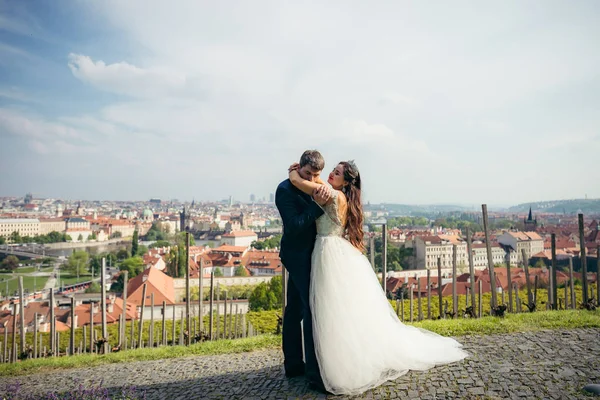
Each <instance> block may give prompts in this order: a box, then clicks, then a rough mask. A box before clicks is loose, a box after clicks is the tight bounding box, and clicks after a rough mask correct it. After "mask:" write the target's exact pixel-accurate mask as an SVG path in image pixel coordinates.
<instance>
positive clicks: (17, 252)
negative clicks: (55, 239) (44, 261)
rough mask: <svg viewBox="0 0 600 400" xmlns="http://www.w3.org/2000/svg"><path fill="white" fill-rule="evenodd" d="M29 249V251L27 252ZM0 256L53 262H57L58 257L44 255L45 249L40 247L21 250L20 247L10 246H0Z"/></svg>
mask: <svg viewBox="0 0 600 400" xmlns="http://www.w3.org/2000/svg"><path fill="white" fill-rule="evenodd" d="M29 249H31V250H29ZM0 254H5V255H7V256H10V255H12V256H17V257H23V258H33V259H37V258H52V259H55V260H58V257H56V256H53V255H50V254H46V249H44V248H43V247H41V246H39V245H38V246H36V247H33V246H28V247H27V248H22V247H17V246H11V245H4V246H0Z"/></svg>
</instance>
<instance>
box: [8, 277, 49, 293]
mask: <svg viewBox="0 0 600 400" xmlns="http://www.w3.org/2000/svg"><path fill="white" fill-rule="evenodd" d="M13 278H15V279H13ZM6 279H10V280H9V281H8V293H9V295H10V296H12V295H13V294H14V293H15V291H18V290H19V275H10V274H0V292H2V294H4V292H5V291H6ZM47 280H48V276H36V277H33V276H23V288H24V289H27V290H29V292H33V291H34V283H35V290H42V289H43V288H44V285H45V284H46V281H47Z"/></svg>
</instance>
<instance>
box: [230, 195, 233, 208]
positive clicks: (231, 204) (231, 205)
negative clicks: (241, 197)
mask: <svg viewBox="0 0 600 400" xmlns="http://www.w3.org/2000/svg"><path fill="white" fill-rule="evenodd" d="M229 207H233V196H229Z"/></svg>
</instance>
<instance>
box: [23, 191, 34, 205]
mask: <svg viewBox="0 0 600 400" xmlns="http://www.w3.org/2000/svg"><path fill="white" fill-rule="evenodd" d="M31 200H33V195H32V194H31V193H27V194H26V195H25V199H24V200H23V202H24V203H25V204H31Z"/></svg>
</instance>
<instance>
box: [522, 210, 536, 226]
mask: <svg viewBox="0 0 600 400" xmlns="http://www.w3.org/2000/svg"><path fill="white" fill-rule="evenodd" d="M523 223H524V225H525V230H526V231H535V230H536V229H537V218H536V219H533V212H532V211H531V207H529V216H528V217H527V219H525V220H524V221H523Z"/></svg>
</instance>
